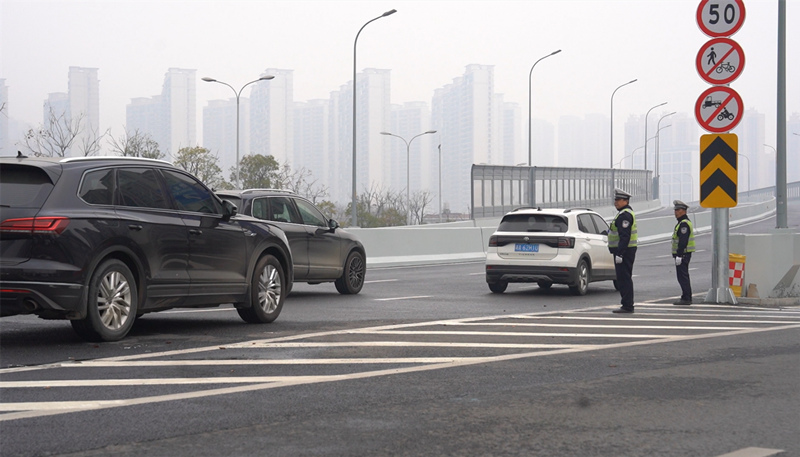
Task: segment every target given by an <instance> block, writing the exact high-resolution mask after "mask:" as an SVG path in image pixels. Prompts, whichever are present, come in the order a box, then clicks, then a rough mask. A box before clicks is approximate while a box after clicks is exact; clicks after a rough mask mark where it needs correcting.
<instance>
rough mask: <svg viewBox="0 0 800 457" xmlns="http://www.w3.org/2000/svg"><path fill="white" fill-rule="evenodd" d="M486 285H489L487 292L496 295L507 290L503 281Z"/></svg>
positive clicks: (506, 285) (506, 284)
mask: <svg viewBox="0 0 800 457" xmlns="http://www.w3.org/2000/svg"><path fill="white" fill-rule="evenodd" d="M488 284H489V290H491V291H492V292H494V293H496V294H502V293H503V292H505V291H506V289H507V288H508V283H507V282H505V281H500V282H490V283H488Z"/></svg>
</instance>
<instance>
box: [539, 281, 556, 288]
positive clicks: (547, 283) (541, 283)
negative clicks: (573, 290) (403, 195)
mask: <svg viewBox="0 0 800 457" xmlns="http://www.w3.org/2000/svg"><path fill="white" fill-rule="evenodd" d="M536 284H537V285H538V286H539V288H540V289H544V290H548V289H549V288H551V287H553V283H552V282H550V281H538V282H537V283H536Z"/></svg>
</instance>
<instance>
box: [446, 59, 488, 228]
mask: <svg viewBox="0 0 800 457" xmlns="http://www.w3.org/2000/svg"><path fill="white" fill-rule="evenodd" d="M496 100H497V98H496V97H495V93H494V66H493V65H478V64H471V65H467V67H466V69H465V71H464V75H463V76H460V77H458V78H455V79H453V82H452V83H451V84H448V85H446V86H444V87H441V88H439V89H436V90H435V91H434V94H433V101H432V105H431V119H432V123H433V129H434V130H438V131H439V132H440V134H441V136H440V138H441V145H442V194H443V195H442V199H443V203H444V206H445V207H449V209H450V211H451V212H452V213H469V212H470V210H471V208H470V206H471V196H472V188H471V186H472V183H471V179H470V172H471V168H472V165H473V164H480V163H490V161H491V160H492V158H493V157H495V156H496V154H499V153H500V147H501V142H500V138H499V137H500V135H499V133H500V127H499V126H498V125H497V123H498V122H501V120H500V117H501V116H500V113H499V112H498V111H499V110H498V108H499V106H498V104H497V103H496ZM501 125H502V124H501ZM500 157H502V155H501V156H500Z"/></svg>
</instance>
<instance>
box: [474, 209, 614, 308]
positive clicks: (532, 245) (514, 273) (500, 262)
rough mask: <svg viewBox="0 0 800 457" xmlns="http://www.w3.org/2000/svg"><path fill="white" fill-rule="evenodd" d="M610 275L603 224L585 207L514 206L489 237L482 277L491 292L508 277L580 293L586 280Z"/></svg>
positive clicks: (498, 289) (610, 277)
mask: <svg viewBox="0 0 800 457" xmlns="http://www.w3.org/2000/svg"><path fill="white" fill-rule="evenodd" d="M615 279H616V273H615V271H614V257H613V256H612V255H611V254H610V253H609V252H608V224H607V223H606V221H605V220H603V218H602V217H601V216H600V215H599V214H597V213H596V212H594V211H592V210H589V209H577V208H573V209H552V208H546V209H542V208H518V209H515V210H514V211H511V212H510V213H508V214H506V215H505V216H503V219H502V220H501V221H500V226H499V227H497V231H495V232H494V234H492V236H491V237H490V238H489V248H488V249H487V252H486V282H487V283H488V284H489V289H491V291H492V292H494V293H497V294H501V293H503V292H505V290H506V287H508V283H510V282H535V283H537V284H538V285H539V287H541V288H543V289H549V288H550V286H552V285H553V284H567V285H569V288H570V290H571V291H572V293H573V294H575V295H585V294H586V290H587V289H588V287H589V283H590V282H594V281H603V280H615Z"/></svg>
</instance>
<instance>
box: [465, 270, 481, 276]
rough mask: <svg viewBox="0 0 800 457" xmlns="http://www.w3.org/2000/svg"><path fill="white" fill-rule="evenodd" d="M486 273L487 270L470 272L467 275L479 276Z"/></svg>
mask: <svg viewBox="0 0 800 457" xmlns="http://www.w3.org/2000/svg"><path fill="white" fill-rule="evenodd" d="M485 274H486V272H485V271H481V272H480V273H470V274H468V275H467V276H478V275H485Z"/></svg>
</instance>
